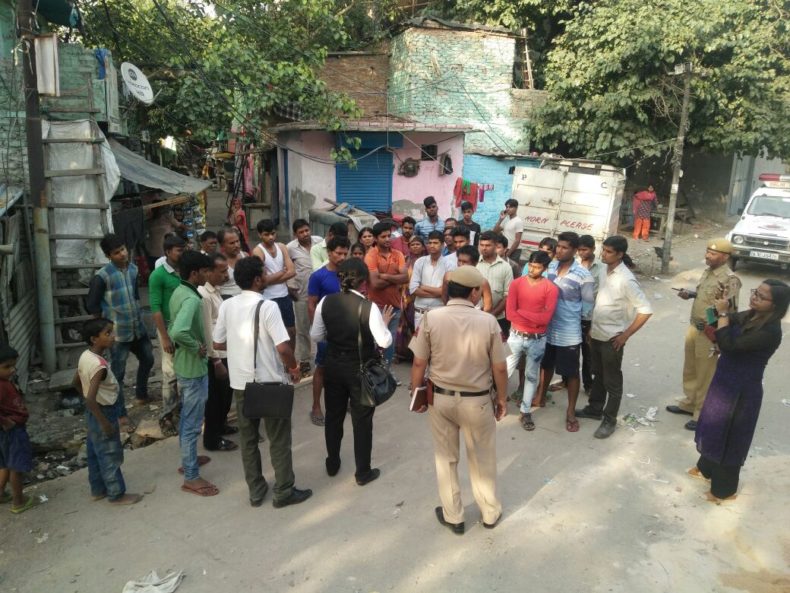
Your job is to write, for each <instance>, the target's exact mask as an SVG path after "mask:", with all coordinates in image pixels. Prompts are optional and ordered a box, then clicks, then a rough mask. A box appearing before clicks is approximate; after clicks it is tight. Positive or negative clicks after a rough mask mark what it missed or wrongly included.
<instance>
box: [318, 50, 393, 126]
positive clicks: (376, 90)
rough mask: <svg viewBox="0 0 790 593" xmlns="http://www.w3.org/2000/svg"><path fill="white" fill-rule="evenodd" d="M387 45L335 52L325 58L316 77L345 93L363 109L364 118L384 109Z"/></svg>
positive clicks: (387, 58) (332, 89) (384, 110)
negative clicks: (347, 52)
mask: <svg viewBox="0 0 790 593" xmlns="http://www.w3.org/2000/svg"><path fill="white" fill-rule="evenodd" d="M388 69H389V46H388V45H387V44H382V45H381V46H379V47H377V48H376V49H375V50H374V51H371V52H364V53H354V54H335V55H330V56H329V57H327V59H326V63H325V64H324V67H323V69H322V70H321V73H320V74H319V77H320V78H321V79H322V80H323V81H324V82H326V86H327V88H328V89H329V90H331V91H338V92H343V93H346V94H347V95H348V96H349V97H351V98H352V99H353V100H354V101H355V102H356V104H357V106H358V107H359V108H360V109H362V111H363V115H364V116H365V117H372V116H375V115H383V114H385V113H386V112H387V75H388Z"/></svg>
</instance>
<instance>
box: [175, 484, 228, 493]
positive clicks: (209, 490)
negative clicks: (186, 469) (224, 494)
mask: <svg viewBox="0 0 790 593" xmlns="http://www.w3.org/2000/svg"><path fill="white" fill-rule="evenodd" d="M181 490H182V491H184V492H189V493H190V494H194V495H196V496H216V495H217V494H219V488H217V487H216V486H215V485H214V484H208V485H206V486H200V487H199V488H190V487H189V486H187V485H186V484H182V485H181Z"/></svg>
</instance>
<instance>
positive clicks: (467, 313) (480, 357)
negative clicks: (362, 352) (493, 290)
mask: <svg viewBox="0 0 790 593" xmlns="http://www.w3.org/2000/svg"><path fill="white" fill-rule="evenodd" d="M500 332H501V330H500V328H499V324H498V323H497V322H496V319H495V318H494V316H493V315H490V314H489V313H484V312H483V311H478V310H477V309H475V308H474V305H472V303H471V302H470V301H467V300H466V299H450V300H449V301H448V302H447V306H446V307H440V308H438V309H434V310H432V311H429V312H428V313H426V314H425V315H424V316H423V318H422V323H421V324H420V331H419V332H418V334H417V335H416V336H415V337H414V338H413V339H412V341H411V343H410V344H409V349H411V351H412V352H414V356H416V357H417V358H422V359H423V360H429V361H430V363H431V365H430V370H429V377H430V379H431V381H432V382H433V383H434V384H436V385H438V386H439V387H444V388H445V389H451V390H454V391H473V392H474V391H484V390H486V389H490V388H491V366H492V365H494V364H496V363H500V362H504V361H505V359H506V358H507V351H506V350H505V347H504V345H503V344H502V338H501V334H500Z"/></svg>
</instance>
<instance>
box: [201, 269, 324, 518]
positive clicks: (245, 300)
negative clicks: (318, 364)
mask: <svg viewBox="0 0 790 593" xmlns="http://www.w3.org/2000/svg"><path fill="white" fill-rule="evenodd" d="M234 278H235V281H236V283H237V284H238V285H239V288H241V290H242V293H241V294H239V295H237V296H234V297H232V298H230V299H228V300H226V301H224V302H223V303H222V305H221V306H220V309H219V315H218V317H217V324H216V326H215V328H214V336H213V337H214V348H215V349H219V350H225V351H226V352H227V355H228V374H229V376H230V386H231V387H232V388H233V397H234V400H235V401H236V411H237V414H238V419H239V437H240V438H239V441H240V442H239V445H240V446H241V459H242V463H243V464H244V477H245V479H246V481H247V486H248V488H249V490H250V504H251V505H252V506H254V507H258V506H261V504H263V498H264V496H265V495H266V492H267V491H268V490H269V486H268V484H267V483H266V479H265V478H264V477H263V474H262V472H261V454H260V450H259V449H258V430H259V428H260V422H261V417H260V416H259V413H261V412H263V413H267V412H266V410H260V409H258V410H257V412H252V411H251V410H252V409H253V408H256V407H257V406H250V405H246V406H245V399H246V397H256V398H257V397H260V396H261V395H260V394H257V395H256V394H255V393H252V392H253V391H255V390H256V389H255V388H252V387H249V386H255V385H258V387H261V386H260V384H261V383H263V384H266V383H268V384H272V385H264V386H263V387H264V389H262V391H264V392H266V394H265V395H263V397H267V396H268V395H271V396H272V397H277V395H278V393H276V392H280V393H279V395H280V396H282V395H285V396H287V393H284V392H285V391H287V390H285V389H283V388H282V387H281V386H282V384H283V383H284V382H287V381H288V379H287V378H286V372H285V369H288V371H287V374H288V376H290V380H291V381H293V382H298V381H299V378H300V376H301V373H300V371H299V365H298V364H297V362H296V359H295V358H294V354H293V350H292V349H291V346H290V344H289V336H288V332H287V330H286V329H285V325H284V324H283V320H282V317H281V316H280V311H279V309H278V308H277V305H276V304H275V303H273V302H271V301H263V297H262V296H261V290H262V289H263V287H264V286H265V276H264V271H263V262H261V260H259V259H258V258H257V257H250V258H244V259H242V260H240V261H239V262H238V263H237V264H236V268H235V270H234ZM256 319H257V323H256ZM255 338H257V339H255ZM253 340H254V344H253V343H252V342H253ZM245 388H247V391H248V393H247V395H246V397H245ZM272 392H275V393H272ZM291 395H292V394H291ZM254 403H256V404H257V403H260V402H258V401H256V402H254ZM267 403H268V402H267ZM245 410H246V411H247V413H248V414H250V416H258V417H257V418H254V417H248V416H245V414H244V411H245ZM271 412H272V410H271V408H270V409H269V413H271ZM276 415H277V416H283V414H281V413H277V414H276ZM263 425H264V427H265V429H266V434H267V435H268V437H269V455H270V458H271V462H272V466H273V468H274V478H275V482H274V500H273V505H274V507H275V508H282V507H285V506H288V505H292V504H298V503H300V502H304V501H305V500H307V499H308V498H310V496H312V494H313V492H312V490H299V489H297V488H295V487H294V481H295V478H294V473H293V461H292V456H291V418H290V415H288V416H287V417H274V416H268V415H267V416H266V417H263Z"/></svg>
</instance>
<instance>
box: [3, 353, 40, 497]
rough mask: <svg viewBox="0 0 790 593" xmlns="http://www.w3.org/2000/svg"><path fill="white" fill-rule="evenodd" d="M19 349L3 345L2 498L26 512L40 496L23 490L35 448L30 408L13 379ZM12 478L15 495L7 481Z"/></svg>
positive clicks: (31, 467) (31, 465)
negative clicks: (28, 424)
mask: <svg viewBox="0 0 790 593" xmlns="http://www.w3.org/2000/svg"><path fill="white" fill-rule="evenodd" d="M17 358H19V353H18V352H17V351H16V350H14V349H13V348H11V347H10V346H8V345H7V344H2V345H0V428H1V429H2V430H0V502H8V501H9V500H10V501H11V512H12V513H24V512H25V511H26V510H28V509H30V508H33V507H34V506H36V505H37V504H38V498H37V497H34V496H28V497H25V496H24V495H23V494H22V474H24V473H25V472H29V471H31V470H32V469H33V448H32V447H31V446H30V438H29V437H28V436H27V430H25V423H26V422H27V419H28V416H29V414H28V411H27V407H26V406H25V402H24V401H22V394H21V393H19V390H18V389H17V388H16V385H14V384H13V383H12V382H11V377H12V376H13V375H14V373H16V359H17ZM9 481H10V482H11V496H9V495H8V494H6V491H5V485H6V484H7V483H8V482H9Z"/></svg>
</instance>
